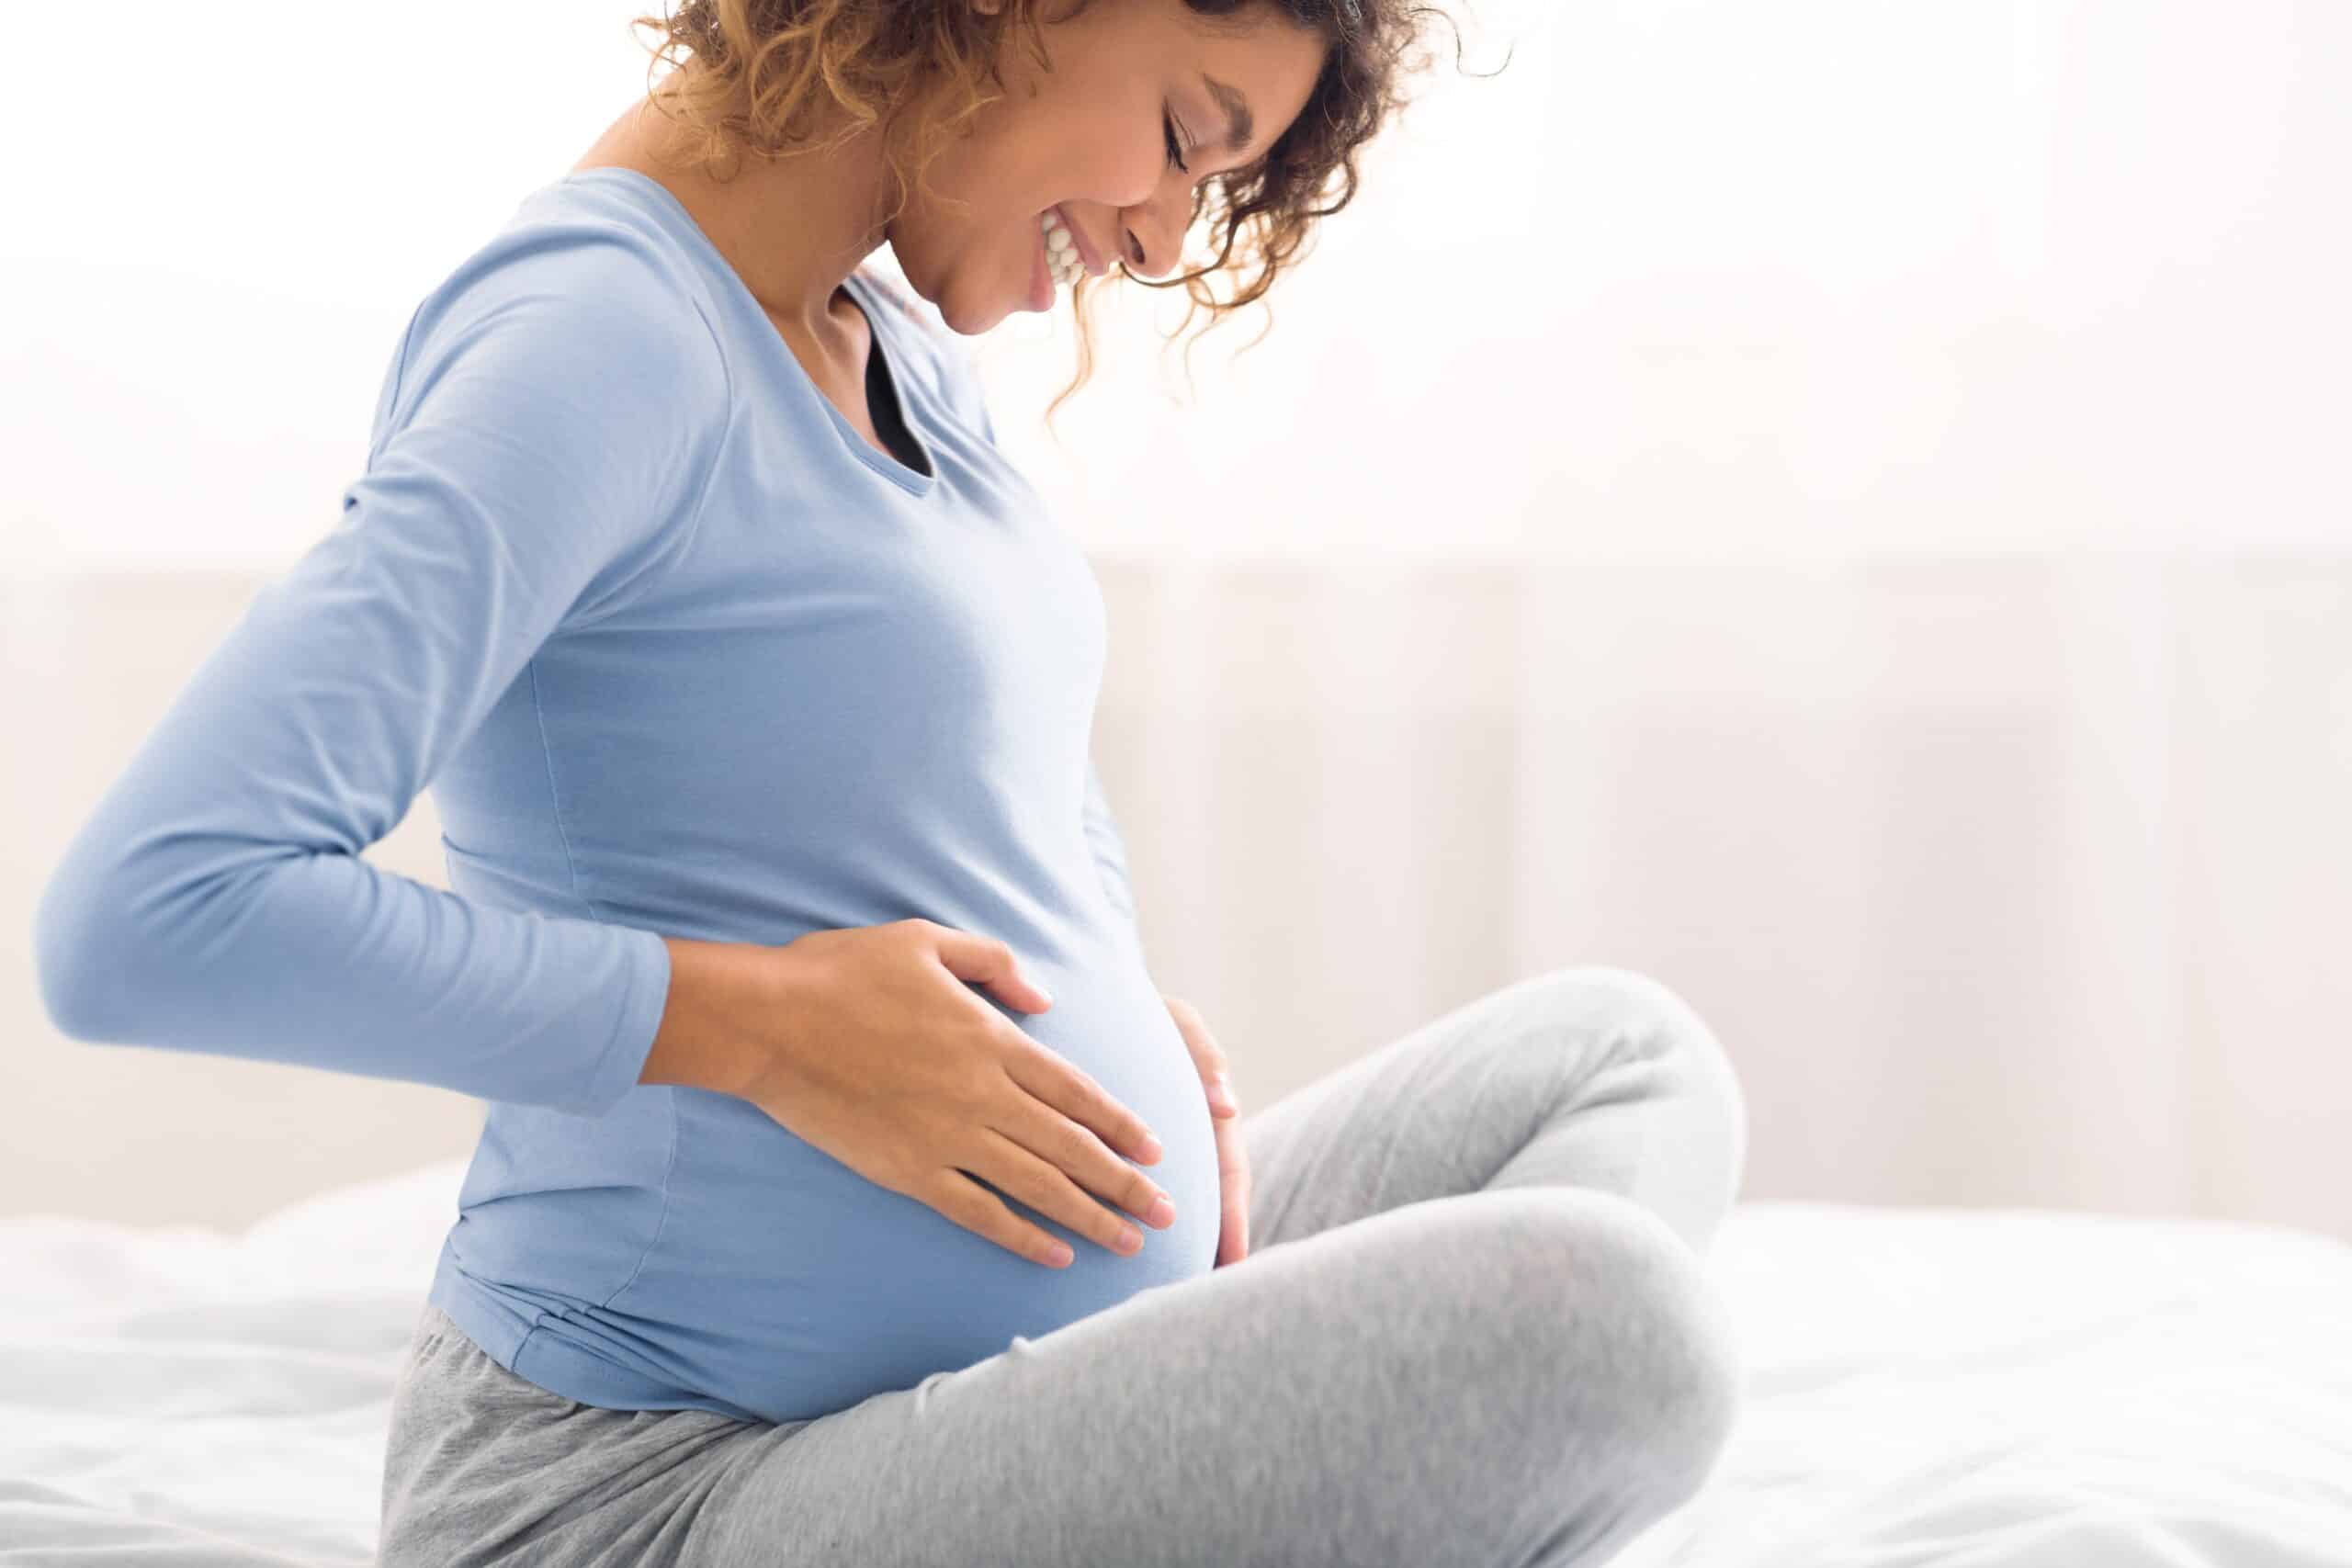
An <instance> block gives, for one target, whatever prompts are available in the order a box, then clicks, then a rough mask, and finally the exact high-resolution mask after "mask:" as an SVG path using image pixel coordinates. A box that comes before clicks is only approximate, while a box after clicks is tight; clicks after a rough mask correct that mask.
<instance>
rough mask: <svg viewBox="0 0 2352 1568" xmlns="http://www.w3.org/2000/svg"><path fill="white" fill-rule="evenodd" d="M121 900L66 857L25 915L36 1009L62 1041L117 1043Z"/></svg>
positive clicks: (123, 1021) (126, 1031) (123, 937)
mask: <svg viewBox="0 0 2352 1568" xmlns="http://www.w3.org/2000/svg"><path fill="white" fill-rule="evenodd" d="M122 908H124V902H123V900H122V898H121V897H119V896H117V895H115V894H113V893H111V892H110V891H109V890H108V889H107V886H105V885H104V883H103V881H102V880H101V879H99V878H96V877H94V876H92V875H90V874H88V872H87V871H86V869H85V867H84V866H83V865H81V864H80V863H78V862H76V861H75V860H74V858H73V857H70V856H69V857H68V859H67V861H66V863H64V864H63V865H62V866H60V867H59V868H58V869H57V870H56V872H55V873H53V874H51V877H50V879H49V885H48V886H46V887H44V888H43V889H42V890H41V896H40V905H39V906H38V907H37V908H35V910H34V912H33V969H34V974H35V977H36V979H37V982H38V984H39V986H40V1000H41V1007H42V1008H43V1009H44V1010H46V1011H47V1012H48V1014H49V1021H50V1022H51V1023H52V1024H54V1025H55V1026H56V1028H57V1031H58V1032H59V1033H61V1034H62V1035H64V1036H65V1037H66V1038H67V1039H69V1040H80V1041H86V1042H92V1043H96V1042H103V1041H110V1040H111V1041H119V1040H126V1039H129V1038H130V1036H131V1034H132V1033H133V1031H132V1030H131V1029H130V1028H129V1027H127V1026H128V1025H130V1023H131V1020H130V1019H129V1018H128V1017H127V1016H126V1013H127V1008H126V1006H125V1003H126V1001H127V999H128V998H127V992H128V989H129V988H128V987H127V986H125V985H124V984H123V983H122V981H123V977H124V976H125V973H126V971H127V968H128V965H126V964H125V963H124V951H125V948H126V947H127V946H128V942H127V938H128V936H129V934H130V933H129V932H128V931H125V930H124V929H123V928H124V926H125V925H126V924H127V923H128V922H126V921H124V920H123V919H120V917H119V910H121V909H122Z"/></svg>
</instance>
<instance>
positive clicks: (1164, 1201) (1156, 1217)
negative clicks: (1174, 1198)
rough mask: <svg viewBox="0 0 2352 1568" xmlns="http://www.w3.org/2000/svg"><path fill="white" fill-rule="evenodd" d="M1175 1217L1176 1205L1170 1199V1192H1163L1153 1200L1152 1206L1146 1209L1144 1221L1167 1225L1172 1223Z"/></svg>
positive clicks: (1150, 1223)
mask: <svg viewBox="0 0 2352 1568" xmlns="http://www.w3.org/2000/svg"><path fill="white" fill-rule="evenodd" d="M1175 1218H1176V1205H1175V1204H1174V1203H1173V1202H1171V1201H1169V1197H1168V1194H1166V1193H1165V1192H1163V1193H1161V1194H1160V1195H1159V1197H1157V1198H1155V1199H1153V1200H1152V1201H1151V1207H1150V1208H1148V1209H1147V1210H1145V1211H1144V1216H1143V1223H1144V1224H1148V1225H1165V1224H1170V1223H1172V1222H1173V1221H1174V1220H1175Z"/></svg>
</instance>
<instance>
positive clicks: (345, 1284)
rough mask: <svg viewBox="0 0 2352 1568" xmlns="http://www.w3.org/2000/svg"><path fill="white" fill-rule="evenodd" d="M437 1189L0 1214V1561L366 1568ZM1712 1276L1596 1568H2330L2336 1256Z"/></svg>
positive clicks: (2184, 1227) (1734, 1268) (2021, 1217)
mask: <svg viewBox="0 0 2352 1568" xmlns="http://www.w3.org/2000/svg"><path fill="white" fill-rule="evenodd" d="M464 1168H465V1162H464V1161H462V1160H450V1161H444V1162H439V1163H435V1164H434V1165H430V1166H426V1167H423V1168H418V1169H416V1170H414V1171H412V1172H409V1173H407V1174H404V1175H401V1176H399V1177H395V1178H391V1179H385V1180H381V1181H375V1182H369V1183H366V1184H362V1185H359V1186H356V1187H351V1188H346V1189H344V1190H339V1191H335V1192H330V1193H326V1194H323V1195H322V1196H320V1197H317V1198H313V1199H310V1200H307V1201H303V1202H301V1203H299V1204H296V1205H293V1206H291V1207H289V1208H288V1209H285V1210H282V1211H280V1212H279V1213H275V1214H273V1215H271V1216H269V1217H268V1218H266V1219H265V1220H263V1221H262V1222H260V1223H259V1224H256V1225H254V1227H253V1228H252V1229H251V1230H250V1231H249V1232H247V1233H246V1234H245V1235H243V1236H236V1237H230V1236H223V1235H219V1234H217V1233H214V1232H211V1231H207V1230H203V1229H199V1228H194V1227H172V1228H164V1229H136V1228H131V1227H126V1226H120V1225H114V1224H97V1223H93V1222H90V1221H86V1220H76V1219H67V1218H63V1217H58V1216H47V1217H30V1218H17V1219H6V1220H0V1269H5V1271H6V1272H5V1279H6V1282H7V1283H6V1289H5V1290H4V1291H0V1564H7V1565H9V1568H17V1565H19V1564H40V1565H43V1568H47V1565H51V1564H74V1563H80V1562H90V1563H96V1562H101V1561H103V1562H106V1563H107V1564H108V1568H123V1565H136V1564H144V1563H151V1562H152V1563H171V1564H174V1565H175V1568H212V1565H220V1568H229V1565H232V1564H233V1565H238V1568H245V1565H260V1564H268V1565H278V1564H288V1565H291V1564H306V1565H311V1568H320V1565H324V1568H343V1565H350V1568H363V1565H367V1564H369V1563H370V1562H372V1559H373V1556H374V1547H375V1541H376V1527H377V1509H378V1506H379V1484H380V1482H381V1465H382V1461H383V1444H384V1433H385V1427H386V1423H387V1421H388V1418H389V1415H390V1400H391V1393H392V1381H393V1378H394V1375H395V1374H396V1373H397V1371H398V1370H399V1367H400V1362H401V1355H402V1353H403V1351H404V1350H405V1348H406V1347H407V1344H408V1339H409V1335H410V1333H411V1331H412V1329H413V1327H414V1325H415V1323H416V1317H417V1314H418V1312H419V1311H420V1310H421V1308H422V1306H423V1303H424V1288H425V1284H426V1282H427V1281H428V1280H429V1279H430V1278H431V1274H432V1267H433V1262H434V1259H435V1256H436V1254H437V1253H438V1251H439V1249H440V1246H441V1242H442V1238H443V1236H444V1235H446V1234H447V1229H448V1226H449V1224H450V1223H451V1222H452V1220H453V1219H454V1217H455V1214H456V1200H457V1192H458V1184H459V1182H460V1180H461V1179H462V1177H463V1174H464ZM1709 1268H1710V1269H1711V1270H1712V1271H1713V1274H1714V1276H1715V1277H1716V1279H1717V1280H1719V1282H1720V1283H1721V1284H1722V1286H1723V1288H1724V1291H1725V1292H1726V1294H1727V1297H1728V1299H1729V1300H1730V1301H1731V1303H1732V1304H1733V1308H1734V1310H1735V1313H1736V1316H1737V1318H1738V1321H1739V1323H1740V1325H1741V1332H1742V1337H1743V1348H1744V1354H1745V1359H1746V1362H1747V1406H1746V1410H1745V1413H1744V1415H1743V1416H1742V1418H1741V1421H1740V1425H1739V1427H1737V1429H1736V1431H1735V1433H1734V1435H1733V1437H1732V1438H1731V1442H1730V1445H1729V1447H1728V1448H1727V1449H1726V1450H1724V1456H1723V1458H1722V1461H1720V1463H1719V1464H1718V1466H1717V1468H1716V1470H1715V1472H1714V1474H1713V1477H1712V1479H1711V1480H1710V1481H1709V1483H1708V1484H1707V1486H1706V1487H1705V1489H1704V1490H1702V1492H1701V1493H1700V1494H1699V1495H1697V1496H1695V1497H1693V1498H1692V1499H1691V1501H1690V1502H1689V1503H1688V1504H1687V1505H1686V1506H1683V1507H1682V1508H1680V1509H1679V1510H1678V1511H1677V1512H1676V1513H1674V1514H1673V1515H1671V1516H1669V1517H1667V1518H1665V1519H1663V1520H1661V1521H1660V1522H1659V1523H1658V1524H1657V1526H1655V1527H1654V1528H1653V1529H1651V1530H1650V1531H1649V1532H1648V1533H1647V1534H1645V1535H1644V1536H1643V1537H1642V1538H1641V1539H1640V1540H1637V1541H1635V1542H1634V1544H1633V1545H1632V1546H1631V1547H1629V1548H1627V1549H1626V1551H1623V1553H1621V1554H1620V1555H1619V1556H1618V1557H1617V1558H1616V1559H1615V1560H1614V1561H1615V1562H1616V1563H1617V1564H1621V1565H1623V1568H1668V1565H1673V1568H1923V1565H1926V1564H1930V1563H1932V1564H1935V1565H1937V1568H2191V1565H2198V1568H2203V1565H2211V1568H2352V1246H2347V1245H2346V1244H2345V1243H2343V1242H2340V1241H2335V1240H2333V1239H2330V1238H2327V1237H2324V1236H2321V1235H2315V1234H2312V1233H2308V1232H2302V1231H2296V1230H2288V1229H2278V1228H2268V1227H2261V1226H2251V1225H2236V1224H2218V1223H2212V1222H2198V1221H2188V1220H2166V1219H2157V1220H2146V1219H2124V1218H2118V1217H2113V1216H2104V1215H2092V1214H2077V1213H2057V1212H2050V1211H2041V1210H1950V1209H1919V1208H1904V1209H1889V1208H1864V1207H1856V1206H1849V1205H1840V1204H1822V1203H1786V1202H1749V1203H1744V1204H1742V1205H1740V1206H1739V1207H1738V1208H1736V1210H1735V1211H1734V1212H1733V1213H1732V1214H1731V1216H1730V1218H1729V1219H1728V1221H1727V1222H1726V1224H1725V1225H1724V1230H1723V1232H1722V1235H1721V1237H1720V1239H1719V1240H1718V1242H1717V1244H1716V1247H1715V1250H1714V1252H1713V1254H1712V1255H1711V1258H1710V1259H1709Z"/></svg>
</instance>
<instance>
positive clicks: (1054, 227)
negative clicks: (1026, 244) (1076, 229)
mask: <svg viewBox="0 0 2352 1568" xmlns="http://www.w3.org/2000/svg"><path fill="white" fill-rule="evenodd" d="M1038 226H1039V227H1040V228H1041V229H1043V230H1044V231H1045V235H1046V271H1047V272H1049V273H1051V274H1052V275H1053V279H1054V282H1055V283H1056V284H1057V285H1058V286H1061V287H1063V288H1068V287H1070V286H1072V285H1075V284H1076V283H1077V282H1078V280H1079V279H1080V278H1081V277H1083V276H1086V263H1085V261H1084V260H1083V259H1082V258H1081V257H1080V255H1079V253H1078V242H1077V240H1076V239H1074V238H1073V237H1072V236H1071V234H1070V231H1069V229H1068V228H1066V227H1064V226H1063V224H1062V221H1061V220H1060V219H1059V218H1057V217H1056V216H1055V215H1054V214H1053V213H1052V212H1050V211H1049V212H1047V213H1046V214H1045V216H1044V217H1043V218H1041V219H1040V220H1038Z"/></svg>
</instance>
